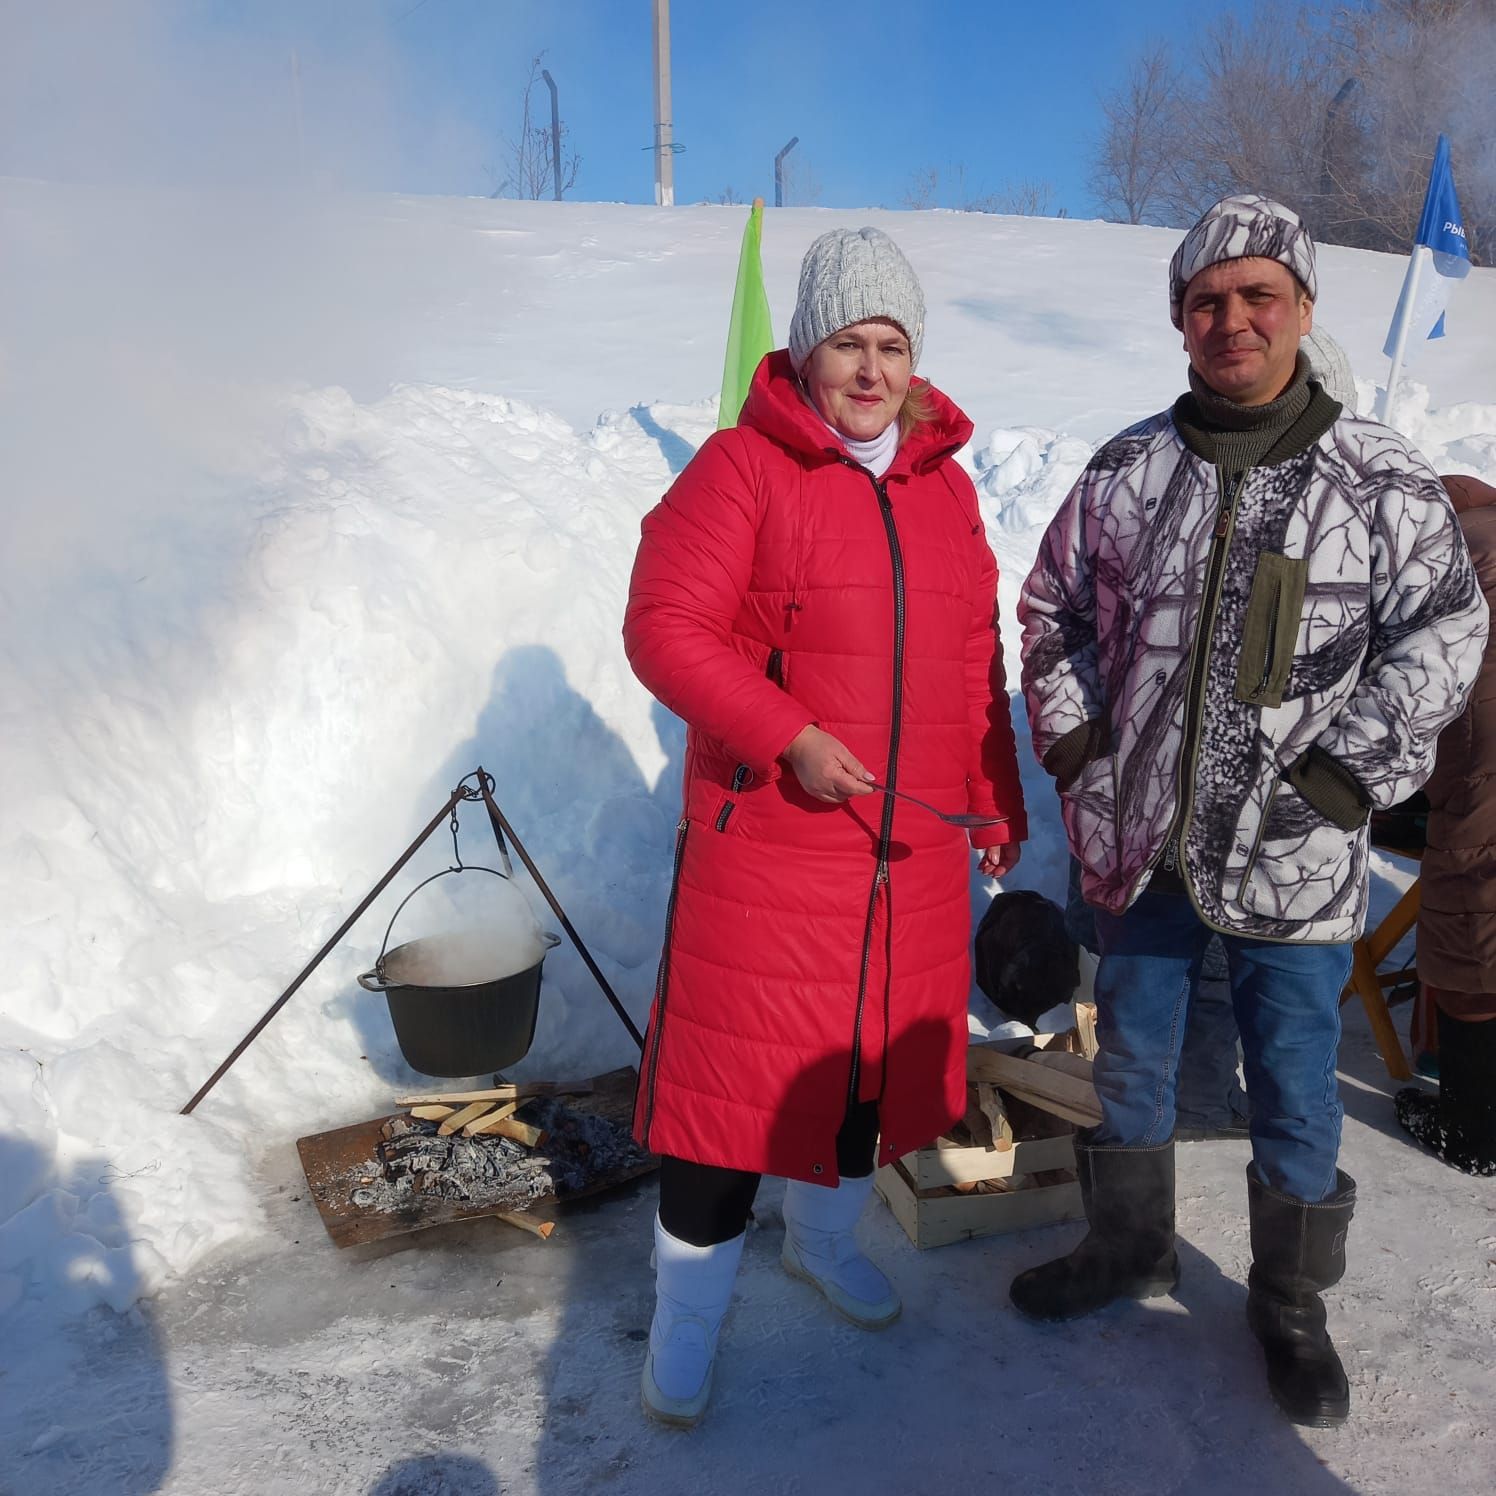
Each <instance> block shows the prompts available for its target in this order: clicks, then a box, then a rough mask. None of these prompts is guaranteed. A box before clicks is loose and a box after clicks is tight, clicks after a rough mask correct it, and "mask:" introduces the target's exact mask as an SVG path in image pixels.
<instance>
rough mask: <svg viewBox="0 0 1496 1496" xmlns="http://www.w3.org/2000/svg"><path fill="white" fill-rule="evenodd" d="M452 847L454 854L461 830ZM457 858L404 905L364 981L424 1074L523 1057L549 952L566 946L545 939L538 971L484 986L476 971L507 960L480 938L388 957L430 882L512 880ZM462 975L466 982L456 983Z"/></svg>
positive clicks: (444, 938)
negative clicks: (407, 911) (480, 876)
mask: <svg viewBox="0 0 1496 1496" xmlns="http://www.w3.org/2000/svg"><path fill="white" fill-rule="evenodd" d="M452 845H453V848H454V849H455V848H456V845H457V834H456V832H455V831H454V832H453V835H452ZM501 846H502V843H501ZM457 859H458V860H457V866H456V867H450V868H446V869H445V870H444V871H442V872H440V873H433V874H432V875H431V877H429V878H426V879H424V880H423V881H421V882H420V883H417V884H416V886H415V887H414V888H413V889H411V891H410V892H409V893H408V894H406V895H405V897H404V898H403V899H401V900H400V903H399V905H398V907H397V908H396V910H395V912H394V914H393V915H392V916H391V918H390V922H389V924H388V926H386V928H385V932H384V940H383V942H382V943H381V945H380V947H379V959H378V960H377V961H376V962H375V963H374V970H373V971H366V972H364V974H363V975H362V976H361V977H359V979H358V984H359V986H360V987H362V988H363V989H364V991H365V992H382V993H384V995H385V998H386V1000H387V1001H388V1002H389V1005H390V1020H391V1022H393V1023H394V1025H395V1038H396V1039H397V1040H398V1041H399V1044H400V1053H401V1054H403V1055H404V1056H405V1062H406V1063H407V1064H408V1065H409V1066H410V1067H411V1069H413V1070H419V1071H420V1072H421V1073H422V1074H423V1075H441V1076H461V1075H479V1074H481V1073H482V1072H483V1071H485V1070H503V1069H505V1068H506V1067H507V1066H509V1065H517V1064H518V1063H519V1062H520V1061H521V1060H522V1059H524V1057H525V1056H526V1055H527V1054H529V1052H530V1045H531V1044H532V1043H534V1041H535V1020H536V1017H537V1015H538V1014H539V1011H540V971H541V968H542V967H543V966H544V965H545V951H548V950H554V949H555V948H556V947H557V946H558V945H560V944H561V937H560V936H559V935H550V934H547V935H545V936H544V937H543V939H544V941H545V946H544V949H543V950H542V952H541V955H540V959H539V960H538V961H537V962H536V963H535V964H534V965H533V966H527V967H526V968H525V969H524V970H523V971H517V972H515V973H513V974H512V975H511V976H504V977H495V978H485V979H480V980H474V973H475V972H477V971H480V970H482V971H493V970H494V968H495V967H496V966H497V965H499V963H500V961H501V959H502V957H501V956H500V954H499V953H498V951H497V950H496V949H494V947H493V946H492V945H491V944H489V943H488V942H487V941H485V940H484V939H483V937H482V936H481V935H480V934H477V933H476V932H475V933H474V934H472V935H467V936H464V935H429V936H427V937H426V938H425V939H423V940H410V941H407V942H406V943H405V944H404V945H397V946H396V947H395V949H394V950H392V951H388V953H386V952H387V948H388V946H389V943H390V932H391V931H392V930H393V929H394V928H395V921H396V920H397V919H399V918H400V911H401V910H402V909H404V908H405V906H406V905H407V904H408V903H410V901H411V900H412V899H413V898H414V897H415V896H416V895H417V894H418V893H420V891H421V890H422V889H423V888H425V886H426V885H427V884H428V883H435V882H436V880H437V879H438V878H446V877H449V876H451V875H452V874H458V875H461V874H462V873H488V874H490V875H491V876H493V877H495V878H502V879H503V880H504V882H505V883H508V882H509V875H508V874H507V873H501V872H499V871H498V869H497V868H491V867H470V866H465V865H464V864H463V862H462V856H461V853H457ZM506 865H507V864H506ZM458 976H460V977H461V978H462V980H461V981H458V980H455V978H456V977H458Z"/></svg>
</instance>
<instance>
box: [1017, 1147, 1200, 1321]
mask: <svg viewBox="0 0 1496 1496" xmlns="http://www.w3.org/2000/svg"><path fill="white" fill-rule="evenodd" d="M1093 1135H1094V1134H1092V1133H1090V1132H1079V1133H1077V1134H1076V1135H1075V1168H1076V1173H1077V1174H1078V1176H1079V1178H1080V1193H1081V1200H1082V1201H1083V1202H1084V1204H1085V1208H1086V1222H1087V1224H1088V1225H1089V1226H1090V1230H1089V1231H1087V1232H1086V1234H1085V1236H1084V1237H1083V1238H1082V1239H1081V1242H1080V1245H1079V1246H1078V1247H1076V1248H1075V1250H1074V1251H1073V1252H1070V1253H1068V1254H1067V1255H1066V1256H1064V1257H1057V1258H1056V1259H1055V1260H1054V1261H1053V1262H1045V1263H1041V1264H1040V1265H1039V1266H1038V1267H1031V1268H1029V1269H1028V1271H1027V1272H1023V1273H1019V1275H1018V1276H1017V1277H1016V1278H1014V1280H1013V1283H1012V1286H1011V1287H1010V1288H1009V1289H1008V1297H1009V1298H1010V1299H1012V1301H1013V1306H1014V1308H1016V1309H1017V1310H1018V1311H1019V1312H1020V1313H1022V1314H1025V1315H1027V1316H1028V1317H1029V1318H1030V1319H1041V1320H1055V1319H1078V1318H1079V1317H1080V1316H1081V1315H1083V1314H1093V1313H1095V1311H1096V1310H1098V1309H1101V1308H1104V1307H1105V1306H1106V1305H1107V1304H1110V1303H1111V1302H1113V1300H1115V1299H1153V1298H1158V1297H1159V1296H1160V1295H1162V1294H1169V1293H1173V1292H1174V1290H1175V1288H1177V1287H1178V1286H1179V1256H1178V1253H1177V1252H1176V1251H1175V1248H1174V1143H1173V1140H1172V1139H1171V1140H1170V1141H1169V1142H1167V1143H1158V1144H1155V1145H1153V1146H1152V1147H1147V1148H1105V1147H1101V1148H1093V1147H1092V1146H1091V1145H1090V1143H1089V1141H1088V1139H1089V1138H1090V1137H1092V1136H1093Z"/></svg>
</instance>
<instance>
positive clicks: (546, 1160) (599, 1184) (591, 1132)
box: [296, 1066, 659, 1247]
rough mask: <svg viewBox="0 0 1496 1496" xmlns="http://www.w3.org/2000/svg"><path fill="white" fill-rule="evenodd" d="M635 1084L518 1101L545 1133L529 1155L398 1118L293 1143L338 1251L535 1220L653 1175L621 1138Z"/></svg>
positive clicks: (609, 1079) (492, 1139) (509, 1143)
mask: <svg viewBox="0 0 1496 1496" xmlns="http://www.w3.org/2000/svg"><path fill="white" fill-rule="evenodd" d="M637 1084H638V1072H637V1071H636V1070H635V1069H634V1068H633V1067H632V1066H625V1067H624V1068H623V1069H621V1070H614V1071H610V1072H609V1073H608V1074H607V1075H599V1076H596V1077H594V1078H593V1079H592V1080H591V1081H590V1082H589V1083H588V1085H589V1086H590V1090H589V1091H588V1092H587V1094H585V1095H580V1096H569V1097H566V1098H565V1099H562V1098H559V1097H557V1098H549V1097H536V1098H533V1099H532V1100H529V1101H527V1102H525V1103H523V1104H522V1105H521V1107H520V1110H519V1112H518V1114H517V1115H518V1116H519V1117H521V1118H523V1119H524V1121H525V1122H526V1123H529V1124H531V1126H532V1128H533V1127H538V1128H540V1129H541V1130H542V1131H543V1133H544V1137H543V1141H542V1142H541V1143H540V1144H538V1145H537V1146H535V1147H534V1148H529V1147H526V1146H524V1144H523V1143H519V1142H516V1141H514V1140H513V1139H511V1138H506V1137H504V1136H501V1135H484V1134H478V1135H475V1136H471V1137H464V1136H462V1135H461V1133H459V1132H453V1133H450V1134H447V1135H443V1134H441V1132H440V1124H439V1121H437V1120H422V1119H419V1118H416V1117H413V1116H412V1115H411V1114H410V1113H407V1112H400V1113H396V1114H394V1115H391V1116H384V1117H374V1118H372V1119H370V1120H369V1121H367V1122H358V1123H355V1124H354V1125H353V1126H351V1127H340V1128H337V1129H335V1130H334V1131H332V1132H322V1133H317V1134H315V1135H313V1136H310V1137H304V1138H298V1139H297V1140H296V1151H297V1153H298V1154H300V1156H301V1166H302V1169H303V1170H304V1171H305V1173H306V1179H307V1185H308V1187H309V1188H310V1190H311V1193H312V1199H313V1200H314V1201H315V1202H316V1205H317V1209H318V1211H319V1212H320V1214H321V1216H322V1224H323V1225H324V1226H326V1228H327V1234H328V1235H329V1236H330V1237H331V1238H332V1239H333V1241H334V1242H335V1243H336V1244H337V1245H338V1246H340V1247H351V1246H355V1245H358V1244H360V1243H363V1242H371V1241H380V1240H382V1239H383V1238H385V1237H388V1236H399V1235H402V1234H404V1233H407V1232H411V1231H423V1230H425V1229H426V1228H427V1227H428V1226H442V1225H445V1224H447V1223H448V1222H449V1221H466V1220H473V1219H475V1218H477V1217H480V1216H501V1217H510V1216H519V1217H521V1218H523V1219H529V1218H533V1219H535V1220H537V1221H538V1220H540V1219H541V1218H542V1216H543V1214H544V1213H545V1212H546V1211H548V1210H551V1209H552V1208H554V1207H555V1206H556V1205H557V1204H558V1203H560V1202H562V1201H566V1200H579V1199H582V1198H583V1197H584V1196H587V1195H594V1194H597V1193H599V1192H600V1191H602V1190H607V1189H612V1188H614V1187H615V1186H617V1185H620V1184H624V1183H627V1182H628V1181H629V1180H631V1179H638V1178H640V1177H641V1176H642V1175H644V1174H648V1173H650V1172H651V1171H652V1170H654V1169H657V1168H658V1167H659V1159H657V1158H655V1157H654V1156H653V1155H651V1154H648V1153H645V1152H644V1151H643V1150H642V1149H640V1148H639V1147H638V1146H637V1144H635V1143H634V1142H633V1140H632V1138H631V1136H630V1123H631V1121H632V1113H633V1106H634V1090H635V1087H636V1086H637ZM432 1110H441V1109H440V1108H433V1109H432Z"/></svg>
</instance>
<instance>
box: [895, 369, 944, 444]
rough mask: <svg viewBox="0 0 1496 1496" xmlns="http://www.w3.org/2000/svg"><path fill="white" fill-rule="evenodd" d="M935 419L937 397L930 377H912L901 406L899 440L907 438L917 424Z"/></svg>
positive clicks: (921, 424)
mask: <svg viewBox="0 0 1496 1496" xmlns="http://www.w3.org/2000/svg"><path fill="white" fill-rule="evenodd" d="M934 419H935V397H934V396H933V395H932V394H931V393H930V381H929V380H928V379H911V380H910V381H909V388H908V390H907V391H906V392H905V394H904V403H903V404H902V405H901V406H900V407H899V440H900V441H904V440H907V438H908V436H909V433H910V432H911V431H913V430H914V428H915V427H916V426H923V425H924V424H925V422H926V421H933V420H934Z"/></svg>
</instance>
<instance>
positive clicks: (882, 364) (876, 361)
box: [805, 317, 913, 442]
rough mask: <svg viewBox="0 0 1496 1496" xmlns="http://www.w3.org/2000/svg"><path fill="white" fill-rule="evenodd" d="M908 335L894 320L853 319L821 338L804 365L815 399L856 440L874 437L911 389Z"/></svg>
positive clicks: (823, 412)
mask: <svg viewBox="0 0 1496 1496" xmlns="http://www.w3.org/2000/svg"><path fill="white" fill-rule="evenodd" d="M912 375H913V370H912V369H911V368H910V367H909V339H908V338H906V337H905V336H904V334H903V331H902V330H901V329H900V327H899V325H898V324H897V323H896V322H889V321H887V320H886V319H885V318H882V317H877V318H874V319H873V320H872V321H869V322H854V323H853V324H852V325H851V326H850V327H844V328H842V329H841V331H840V332H834V333H832V335H831V336H830V337H829V338H827V339H826V340H825V341H824V342H821V343H817V344H816V346H815V347H814V348H813V349H812V350H811V353H810V357H809V359H807V360H806V364H805V387H806V389H807V390H808V391H809V392H810V399H811V403H812V404H813V405H814V406H815V408H816V409H817V410H818V411H820V413H821V415H822V417H823V418H824V419H825V421H826V422H827V424H828V425H831V426H834V427H835V428H836V429H837V431H839V432H840V433H841V434H842V435H843V436H849V437H851V438H852V440H853V441H859V442H865V441H871V440H872V439H873V438H874V437H875V436H879V435H881V434H882V433H883V432H884V431H885V430H886V429H887V428H888V426H889V424H890V423H891V422H892V421H893V420H895V419H896V418H897V416H898V414H899V409H900V407H901V406H902V405H903V403H904V396H905V395H906V394H908V392H909V380H910V378H911V377H912Z"/></svg>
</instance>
